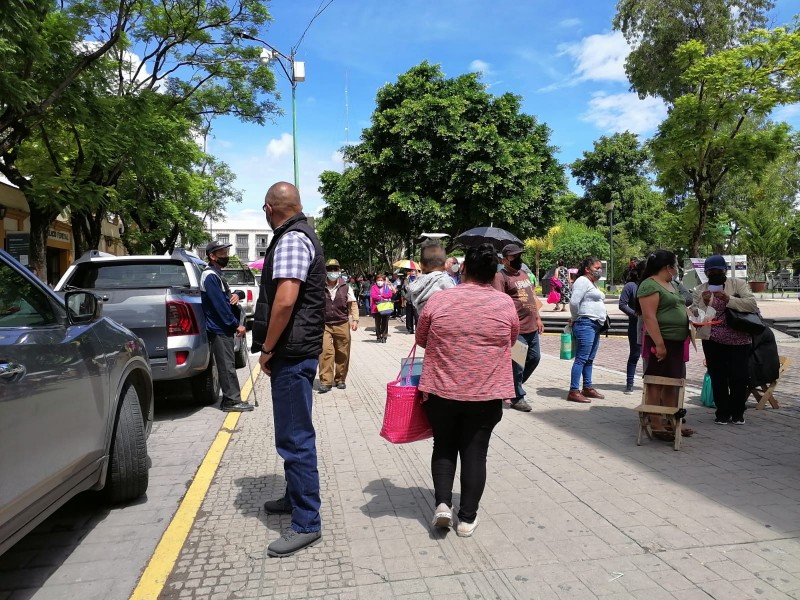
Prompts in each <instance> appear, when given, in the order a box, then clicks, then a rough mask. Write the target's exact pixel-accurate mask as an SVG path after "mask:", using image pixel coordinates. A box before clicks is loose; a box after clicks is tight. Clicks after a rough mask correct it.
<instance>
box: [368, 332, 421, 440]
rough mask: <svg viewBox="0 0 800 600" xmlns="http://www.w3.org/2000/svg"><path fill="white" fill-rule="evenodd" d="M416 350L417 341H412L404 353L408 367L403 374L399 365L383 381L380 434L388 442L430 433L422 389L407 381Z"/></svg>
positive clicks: (409, 380)
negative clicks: (392, 376) (391, 377)
mask: <svg viewBox="0 0 800 600" xmlns="http://www.w3.org/2000/svg"><path fill="white" fill-rule="evenodd" d="M416 352H417V345H416V344H414V347H413V348H411V352H409V353H408V357H407V358H410V359H411V363H412V368H409V369H408V371H407V374H406V375H405V377H403V376H402V371H403V369H402V368H401V372H400V373H398V374H397V379H395V380H394V381H390V382H389V383H388V384H386V408H385V410H384V412H383V426H382V427H381V433H380V436H381V437H382V438H383V439H385V440H387V441H389V442H391V443H392V444H408V443H410V442H418V441H419V440H425V439H427V438H429V437H433V430H432V429H431V424H430V421H429V420H428V415H427V414H425V409H424V408H423V407H422V392H420V391H419V388H418V387H417V386H416V385H412V382H411V373H412V372H413V370H414V369H413V361H414V356H415V355H416Z"/></svg>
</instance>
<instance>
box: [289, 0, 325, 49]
mask: <svg viewBox="0 0 800 600" xmlns="http://www.w3.org/2000/svg"><path fill="white" fill-rule="evenodd" d="M324 3H325V0H320V3H319V6H318V7H317V12H315V13H314V16H313V17H311V20H310V21H309V22H308V25H306V28H305V29H304V30H303V34H302V35H301V36H300V39H299V40H297V43H296V44H295V45H294V49H293V50H294V52H297V49H298V48H299V47H300V44H302V43H303V39H304V38H305V37H306V32H307V31H308V28H309V27H311V24H312V23H313V22H314V21H316V20H317V17H319V16H320V15H321V14H322V13H324V12H325V10H326V9H327V8H328V7H329V6H330V5H331V4H333V0H328V3H327V4H325V6H323V4H324Z"/></svg>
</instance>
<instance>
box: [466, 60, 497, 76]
mask: <svg viewBox="0 0 800 600" xmlns="http://www.w3.org/2000/svg"><path fill="white" fill-rule="evenodd" d="M469 70H470V71H472V72H473V73H481V74H482V75H483V76H484V77H488V76H489V75H491V74H492V68H491V65H490V64H489V63H487V62H486V61H484V60H480V59H479V58H476V59H475V60H473V61H472V62H471V63H469Z"/></svg>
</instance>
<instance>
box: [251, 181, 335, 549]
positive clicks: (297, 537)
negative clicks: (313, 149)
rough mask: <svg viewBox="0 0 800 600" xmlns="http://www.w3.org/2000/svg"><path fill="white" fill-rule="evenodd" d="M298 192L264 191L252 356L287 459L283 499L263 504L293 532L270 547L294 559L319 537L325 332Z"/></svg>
mask: <svg viewBox="0 0 800 600" xmlns="http://www.w3.org/2000/svg"><path fill="white" fill-rule="evenodd" d="M302 210H303V206H302V204H301V203H300V194H299V192H298V191H297V188H296V187H295V186H293V185H292V184H290V183H286V182H280V183H276V184H275V185H273V186H272V187H271V188H270V189H269V191H268V192H267V197H266V201H265V203H264V212H265V213H266V217H267V223H269V225H270V227H272V229H273V230H274V232H275V235H274V237H273V239H272V242H271V243H270V246H269V248H268V249H267V253H266V256H265V257H264V270H263V272H262V274H261V292H260V294H259V298H258V303H257V304H256V314H255V318H254V322H253V351H254V352H259V351H260V352H261V358H260V359H259V363H260V364H261V369H262V370H263V371H264V373H266V374H267V375H269V376H270V377H271V379H272V382H271V383H272V411H273V417H274V419H275V446H276V448H277V450H278V454H279V455H280V456H281V458H283V461H284V473H285V476H286V493H285V494H284V496H283V497H281V498H278V499H275V500H269V501H267V502H266V503H265V504H264V510H265V511H266V512H267V513H268V514H289V513H291V515H292V526H291V528H290V529H288V530H286V531H285V532H284V533H283V535H282V536H281V537H280V538H279V539H278V540H276V541H274V542H272V543H271V544H270V545H269V547H268V548H267V553H268V554H269V555H270V556H277V557H283V556H290V555H292V554H294V553H295V552H297V551H298V550H301V549H303V548H306V547H308V546H311V545H313V544H316V543H317V542H319V541H320V540H321V539H322V531H321V530H322V523H321V520H320V515H319V508H320V493H319V472H318V471H317V449H316V433H315V431H314V425H313V423H312V417H311V407H312V395H313V393H312V386H313V383H314V377H315V376H316V373H317V365H318V361H319V355H320V353H321V352H322V335H323V331H324V329H325V294H326V292H325V280H326V273H325V258H324V256H323V255H322V247H321V246H320V244H319V240H318V239H317V236H316V234H315V233H314V230H313V229H312V228H311V227H310V226H309V224H308V222H307V220H306V217H305V215H304V214H303V212H302Z"/></svg>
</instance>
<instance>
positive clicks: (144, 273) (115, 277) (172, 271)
mask: <svg viewBox="0 0 800 600" xmlns="http://www.w3.org/2000/svg"><path fill="white" fill-rule="evenodd" d="M69 285H71V286H73V287H78V288H83V289H86V290H91V289H102V290H115V289H119V290H122V289H137V288H145V289H146V288H165V287H172V286H186V287H188V286H189V285H190V282H189V274H188V273H187V272H186V267H185V266H184V265H183V263H182V262H180V261H169V262H152V261H142V262H134V261H116V262H108V263H83V264H80V265H78V266H77V268H76V269H75V272H74V274H73V275H72V277H70V280H69Z"/></svg>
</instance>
